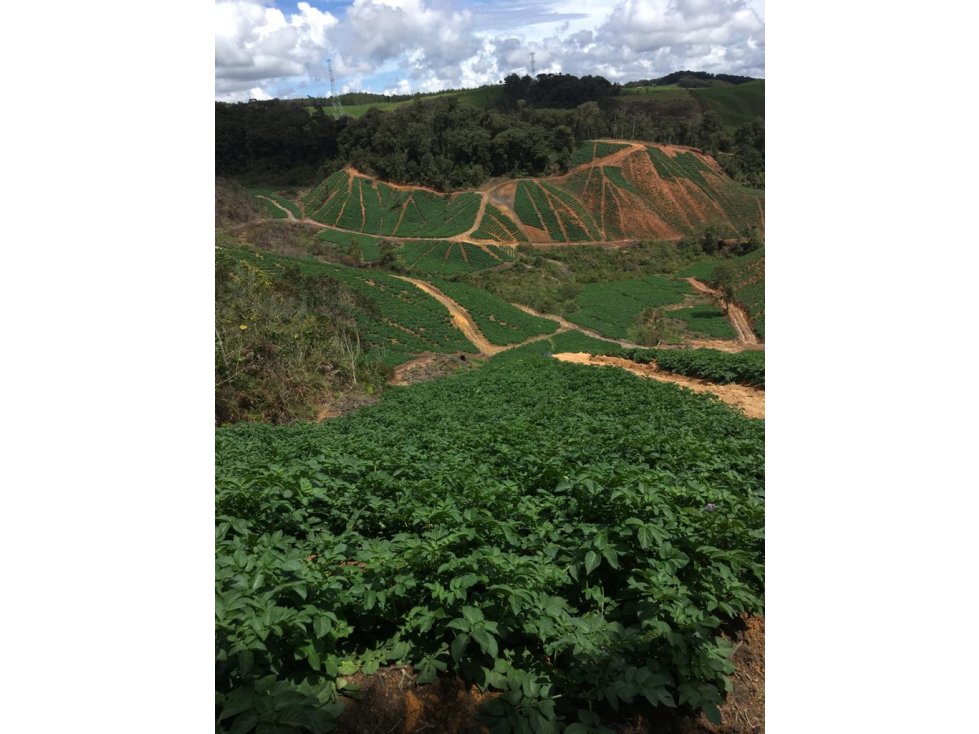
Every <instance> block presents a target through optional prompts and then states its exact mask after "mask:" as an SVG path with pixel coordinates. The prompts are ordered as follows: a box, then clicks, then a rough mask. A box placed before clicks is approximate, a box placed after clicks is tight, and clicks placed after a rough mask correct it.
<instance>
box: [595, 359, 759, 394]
mask: <svg viewBox="0 0 979 734" xmlns="http://www.w3.org/2000/svg"><path fill="white" fill-rule="evenodd" d="M606 353H609V352H606ZM614 354H616V355H618V356H622V357H625V358H626V359H631V360H632V361H634V362H642V363H643V364H647V363H649V362H655V363H656V366H657V367H659V368H660V369H661V370H666V371H667V372H673V373H676V374H678V375H686V376H688V377H699V378H701V379H703V380H707V381H708V382H716V383H718V384H722V385H724V384H727V383H731V382H736V383H740V384H742V385H749V386H751V387H759V388H761V389H763V390H764V389H765V353H764V352H762V351H757V352H755V351H750V352H737V353H735V354H730V353H728V352H718V351H717V350H715V349H631V350H626V351H624V352H622V351H615V352H614Z"/></svg>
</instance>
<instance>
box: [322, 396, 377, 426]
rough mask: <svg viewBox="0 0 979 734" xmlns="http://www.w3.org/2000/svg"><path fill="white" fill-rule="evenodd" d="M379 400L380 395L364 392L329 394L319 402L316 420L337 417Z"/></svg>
mask: <svg viewBox="0 0 979 734" xmlns="http://www.w3.org/2000/svg"><path fill="white" fill-rule="evenodd" d="M379 400H380V397H378V396H377V395H367V394H365V393H342V394H339V395H330V396H329V397H327V398H326V399H325V400H324V401H323V402H322V403H321V404H320V407H319V410H318V411H317V413H316V422H317V423H319V422H321V421H325V420H329V419H330V418H339V417H340V416H342V415H347V413H353V412H355V411H357V410H360V409H361V408H366V407H367V406H368V405H373V404H374V403H376V402H378V401H379Z"/></svg>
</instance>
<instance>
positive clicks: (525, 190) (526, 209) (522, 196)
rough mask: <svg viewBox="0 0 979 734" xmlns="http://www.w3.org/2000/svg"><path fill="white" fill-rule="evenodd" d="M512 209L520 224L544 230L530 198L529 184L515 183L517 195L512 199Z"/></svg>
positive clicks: (523, 182) (525, 182)
mask: <svg viewBox="0 0 979 734" xmlns="http://www.w3.org/2000/svg"><path fill="white" fill-rule="evenodd" d="M513 207H514V211H515V212H516V213H517V216H518V217H519V218H520V221H521V222H523V223H524V224H526V225H528V226H530V227H535V228H537V229H544V223H543V222H542V221H541V218H540V215H539V214H538V213H537V208H536V206H535V204H534V202H533V200H532V199H531V198H530V183H529V182H527V181H518V182H517V193H516V196H515V198H514V204H513Z"/></svg>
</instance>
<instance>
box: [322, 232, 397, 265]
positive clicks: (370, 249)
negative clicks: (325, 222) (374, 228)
mask: <svg viewBox="0 0 979 734" xmlns="http://www.w3.org/2000/svg"><path fill="white" fill-rule="evenodd" d="M316 239H318V240H323V241H325V242H329V243H331V244H334V245H336V246H337V248H338V249H340V250H341V251H343V252H347V253H358V254H359V255H360V261H361V262H364V263H369V262H376V261H377V260H380V259H381V240H380V239H379V238H377V237H372V236H371V235H368V234H357V233H355V232H341V231H340V230H336V229H324V230H323V231H322V232H320V233H319V234H318V235H317V236H316Z"/></svg>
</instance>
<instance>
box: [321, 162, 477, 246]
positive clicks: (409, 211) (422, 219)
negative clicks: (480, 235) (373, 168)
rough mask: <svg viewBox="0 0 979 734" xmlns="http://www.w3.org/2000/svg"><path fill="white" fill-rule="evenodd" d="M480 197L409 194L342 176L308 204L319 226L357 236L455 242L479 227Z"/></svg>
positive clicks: (328, 182) (325, 185)
mask: <svg viewBox="0 0 979 734" xmlns="http://www.w3.org/2000/svg"><path fill="white" fill-rule="evenodd" d="M479 203H480V196H479V194H475V193H472V192H466V193H461V194H455V195H451V196H450V195H448V194H435V193H432V192H430V191H426V190H424V189H411V188H408V189H405V188H396V187H394V186H390V185H388V184H386V183H384V182H381V181H375V180H373V179H369V178H364V177H362V176H350V175H349V174H348V173H347V172H346V171H338V172H336V173H334V174H333V175H331V176H330V177H329V178H327V179H326V180H325V181H323V182H322V183H320V184H319V185H318V186H317V187H316V188H315V189H313V190H312V191H311V192H310V193H309V194H307V196H306V198H305V199H304V204H305V207H306V212H307V213H308V215H309V216H310V217H311V218H312V219H315V220H316V221H317V222H321V223H323V224H329V225H331V226H334V227H339V228H341V229H346V230H350V231H352V232H362V233H365V234H376V235H390V236H398V237H453V236H455V235H459V234H462V233H463V232H466V231H467V230H469V229H470V228H471V227H472V226H473V225H474V224H475V223H476V214H477V213H478V211H479Z"/></svg>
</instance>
